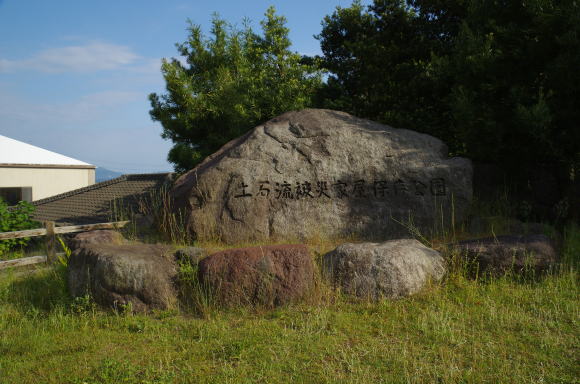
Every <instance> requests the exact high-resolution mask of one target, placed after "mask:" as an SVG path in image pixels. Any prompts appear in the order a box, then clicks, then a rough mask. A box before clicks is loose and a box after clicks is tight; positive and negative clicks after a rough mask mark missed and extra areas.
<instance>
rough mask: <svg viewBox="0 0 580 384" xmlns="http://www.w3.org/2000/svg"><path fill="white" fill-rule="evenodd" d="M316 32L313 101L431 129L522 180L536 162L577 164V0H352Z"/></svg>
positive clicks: (570, 168) (567, 167) (566, 171)
mask: <svg viewBox="0 0 580 384" xmlns="http://www.w3.org/2000/svg"><path fill="white" fill-rule="evenodd" d="M318 38H319V40H320V42H321V48H322V51H323V58H322V62H323V64H324V67H325V68H326V69H327V70H328V71H329V72H330V76H329V78H328V82H327V85H326V87H325V88H324V90H323V91H322V93H321V94H322V97H321V98H320V99H319V102H320V105H322V106H326V107H331V108H337V109H341V110H345V111H347V112H351V113H354V114H357V115H359V116H361V117H367V118H371V119H375V120H379V121H382V122H384V123H387V124H390V125H394V126H398V127H404V128H409V129H414V130H418V131H422V132H426V133H430V134H433V135H435V136H437V137H439V138H441V139H443V140H444V141H445V142H446V143H447V144H449V145H450V149H451V152H452V153H453V154H458V155H465V156H467V157H469V158H471V159H474V160H476V161H485V162H491V163H496V164H501V165H502V167H504V168H505V169H506V170H507V171H508V174H509V175H510V176H511V177H512V178H513V179H520V182H522V183H525V182H526V180H525V178H526V177H527V176H529V174H530V173H533V172H534V170H535V169H536V167H538V166H546V165H547V166H553V167H555V169H557V170H558V172H560V173H561V174H562V175H563V177H564V178H566V177H569V175H570V173H571V172H577V171H578V168H579V166H580V158H579V157H580V150H579V147H580V127H579V124H580V123H579V121H580V108H578V105H579V104H578V102H579V100H580V70H578V68H580V4H578V3H577V2H575V1H573V0H564V1H555V0H530V1H525V2H521V1H514V0H503V1H502V0H500V1H498V0H437V1H426V0H410V1H403V0H375V1H374V3H373V4H372V5H370V6H368V7H364V6H362V5H361V3H360V2H358V1H355V2H354V3H353V4H352V5H351V6H350V7H347V8H337V9H336V10H335V12H334V13H333V14H331V15H329V16H327V17H326V18H325V19H324V21H323V28H322V32H321V33H320V35H319V36H318Z"/></svg>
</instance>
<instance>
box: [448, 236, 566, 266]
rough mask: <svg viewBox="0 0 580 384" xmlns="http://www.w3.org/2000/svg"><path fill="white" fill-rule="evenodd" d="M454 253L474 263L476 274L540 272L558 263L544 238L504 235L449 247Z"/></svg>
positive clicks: (552, 246) (550, 244) (550, 243)
mask: <svg viewBox="0 0 580 384" xmlns="http://www.w3.org/2000/svg"><path fill="white" fill-rule="evenodd" d="M452 248H453V249H454V251H455V252H456V253H457V254H459V255H460V256H461V257H463V258H465V259H466V260H467V261H469V262H472V263H474V265H475V266H476V267H477V270H478V272H479V273H490V274H492V275H499V274H503V273H505V272H508V271H510V272H515V273H522V272H525V271H533V272H535V273H542V272H545V271H547V270H549V269H550V268H551V267H553V266H554V265H555V264H556V262H557V259H558V257H557V252H556V249H555V246H554V243H553V242H552V240H550V238H549V237H548V236H546V235H525V236H521V235H520V236H518V235H506V236H497V237H488V238H484V239H475V240H466V241H462V242H459V243H458V244H455V245H453V246H452Z"/></svg>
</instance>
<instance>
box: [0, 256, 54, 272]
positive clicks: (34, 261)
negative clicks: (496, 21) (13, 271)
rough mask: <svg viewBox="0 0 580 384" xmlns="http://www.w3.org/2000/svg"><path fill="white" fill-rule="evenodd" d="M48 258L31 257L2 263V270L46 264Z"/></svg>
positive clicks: (0, 267)
mask: <svg viewBox="0 0 580 384" xmlns="http://www.w3.org/2000/svg"><path fill="white" fill-rule="evenodd" d="M46 259H47V258H46V256H31V257H23V258H21V259H14V260H6V261H0V269H5V268H10V267H22V266H24V265H30V264H38V263H46Z"/></svg>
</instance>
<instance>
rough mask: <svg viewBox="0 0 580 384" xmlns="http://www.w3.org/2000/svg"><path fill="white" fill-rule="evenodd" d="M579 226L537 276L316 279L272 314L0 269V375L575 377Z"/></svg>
mask: <svg viewBox="0 0 580 384" xmlns="http://www.w3.org/2000/svg"><path fill="white" fill-rule="evenodd" d="M579 254H580V231H579V230H578V228H577V227H571V229H569V230H568V231H567V233H566V236H565V243H564V266H563V268H562V269H561V270H560V271H559V272H557V273H553V274H551V275H549V276H546V277H543V278H541V279H518V278H514V277H509V276H506V277H502V278H497V279H479V280H472V279H468V278H466V277H465V276H464V274H463V273H461V271H460V270H456V271H452V272H451V273H450V274H449V275H448V277H447V278H446V280H445V281H444V282H443V283H441V284H437V285H433V286H431V287H429V288H428V289H426V290H425V291H424V292H423V293H422V294H420V295H418V296H415V297H413V298H409V299H404V300H399V301H384V302H381V303H368V302H360V301H351V300H349V299H347V298H344V297H342V296H341V295H340V294H337V293H333V292H330V291H328V289H326V288H325V287H322V288H319V292H318V294H316V295H313V296H312V297H311V298H309V299H308V300H307V301H306V302H305V303H302V304H299V305H293V306H287V307H283V308H280V309H276V310H260V309H246V310H242V309H240V310H230V311H222V310H219V309H212V310H209V311H207V312H206V313H204V315H203V316H201V315H196V314H195V313H192V312H191V311H188V310H187V309H182V310H180V311H175V312H158V313H155V314H152V315H148V316H144V315H128V314H118V313H113V312H106V311H102V310H99V309H96V308H95V307H94V305H93V304H92V303H91V302H90V301H89V300H83V299H77V300H71V299H70V298H69V297H68V294H67V291H66V278H65V271H64V269H63V267H59V266H55V267H51V268H45V269H42V270H38V271H36V272H34V273H30V274H22V273H20V272H19V273H16V272H10V271H8V272H2V273H0V383H2V384H5V383H288V382H295V383H438V382H439V383H578V382H580V362H579V360H580V353H579V345H580V340H579V335H580V328H579V321H580V316H579V314H580V313H579V312H580V300H579V297H580V295H579V289H578V287H579V286H578V273H577V260H578V255H579Z"/></svg>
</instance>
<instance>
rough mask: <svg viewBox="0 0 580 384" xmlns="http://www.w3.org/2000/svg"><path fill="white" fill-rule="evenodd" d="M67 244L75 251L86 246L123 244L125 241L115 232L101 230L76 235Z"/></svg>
mask: <svg viewBox="0 0 580 384" xmlns="http://www.w3.org/2000/svg"><path fill="white" fill-rule="evenodd" d="M68 243H69V247H70V249H72V250H75V249H77V248H80V247H82V246H85V245H88V244H124V243H126V239H125V238H124V237H123V235H122V234H121V233H119V232H117V231H112V230H108V229H101V230H96V231H87V232H81V233H78V234H76V235H75V236H74V237H73V238H72V239H70V240H69V242H68Z"/></svg>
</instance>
